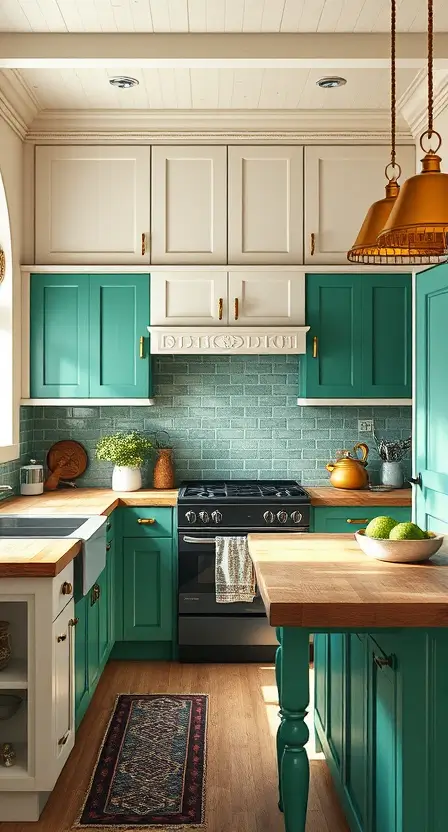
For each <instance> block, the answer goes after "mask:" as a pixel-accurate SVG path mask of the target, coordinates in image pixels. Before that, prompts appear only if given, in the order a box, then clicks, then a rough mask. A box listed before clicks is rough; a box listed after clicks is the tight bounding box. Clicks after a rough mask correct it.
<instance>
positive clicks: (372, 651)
mask: <svg viewBox="0 0 448 832" xmlns="http://www.w3.org/2000/svg"><path fill="white" fill-rule="evenodd" d="M388 660H389V659H388V655H387V654H386V653H384V652H383V651H382V650H381V649H380V650H378V648H377V646H376V644H375V642H374V641H372V639H369V664H370V667H371V672H372V679H371V709H372V714H371V719H372V723H371V726H372V728H371V749H370V757H371V766H372V778H373V782H374V784H375V789H374V792H373V794H372V815H373V828H374V829H375V830H378V832H380V830H383V829H390V830H396V829H397V828H399V827H398V826H397V819H398V807H397V801H398V800H399V799H400V798H401V794H400V793H399V792H400V789H399V782H398V765H399V761H398V748H397V743H398V737H397V732H398V730H399V721H400V714H399V704H398V690H397V687H398V671H397V669H396V662H397V659H396V658H395V657H394V656H393V654H392V659H391V664H390V666H389V665H388V664H387V661H388Z"/></svg>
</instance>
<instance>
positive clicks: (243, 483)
mask: <svg viewBox="0 0 448 832" xmlns="http://www.w3.org/2000/svg"><path fill="white" fill-rule="evenodd" d="M235 498H236V499H239V500H244V499H267V500H285V499H297V498H300V499H301V500H308V499H309V495H308V494H307V492H306V491H305V489H304V488H302V487H301V486H300V485H299V483H298V482H297V481H296V480H279V481H278V482H276V481H275V480H272V481H271V480H231V481H230V482H224V481H222V482H213V481H209V480H204V481H202V482H200V481H191V482H190V481H188V482H183V483H182V484H181V487H180V492H179V499H180V500H188V499H189V500H229V499H235Z"/></svg>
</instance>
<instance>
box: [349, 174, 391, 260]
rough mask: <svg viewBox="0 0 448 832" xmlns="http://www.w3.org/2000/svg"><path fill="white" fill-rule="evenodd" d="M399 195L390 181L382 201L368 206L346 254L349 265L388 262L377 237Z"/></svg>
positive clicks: (386, 253)
mask: <svg viewBox="0 0 448 832" xmlns="http://www.w3.org/2000/svg"><path fill="white" fill-rule="evenodd" d="M399 193H400V186H399V184H398V182H397V181H396V180H395V179H392V180H391V181H390V182H388V183H387V185H386V196H385V197H384V199H379V200H378V201H377V202H374V203H373V205H371V206H370V208H369V210H368V211H367V214H366V217H365V220H364V222H363V224H362V226H361V229H360V231H359V234H358V236H357V238H356V240H355V243H354V245H353V247H352V248H351V249H350V251H349V252H348V254H347V259H348V260H349V261H350V262H351V263H373V264H375V263H388V262H389V260H388V257H389V255H388V250H387V249H386V248H381V247H380V246H378V244H377V237H378V234H379V233H380V232H381V231H382V229H383V228H384V227H385V225H386V223H387V220H388V219H389V215H390V213H391V211H392V208H393V207H394V205H395V201H396V199H397V196H398V194H399Z"/></svg>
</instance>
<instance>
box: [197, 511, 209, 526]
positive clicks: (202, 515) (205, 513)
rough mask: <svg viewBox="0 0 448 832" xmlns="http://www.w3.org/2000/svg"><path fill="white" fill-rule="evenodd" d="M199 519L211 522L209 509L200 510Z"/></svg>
mask: <svg viewBox="0 0 448 832" xmlns="http://www.w3.org/2000/svg"><path fill="white" fill-rule="evenodd" d="M199 520H202V522H203V523H209V522H210V517H209V516H208V511H200V512H199Z"/></svg>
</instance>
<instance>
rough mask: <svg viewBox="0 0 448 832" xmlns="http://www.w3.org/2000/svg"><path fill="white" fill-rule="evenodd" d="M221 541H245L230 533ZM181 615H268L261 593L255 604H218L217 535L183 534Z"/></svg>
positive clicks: (206, 533)
mask: <svg viewBox="0 0 448 832" xmlns="http://www.w3.org/2000/svg"><path fill="white" fill-rule="evenodd" d="M219 536H220V537H233V536H235V537H240V536H241V537H242V536H244V535H241V533H239V532H238V531H236V530H229V529H227V530H226V533H225V534H220V535H219ZM179 613H180V614H181V615H220V616H222V615H239V616H241V615H265V609H264V604H263V601H262V599H261V596H260V594H259V593H258V590H257V596H256V598H255V599H254V601H253V602H252V603H251V604H248V603H241V604H238V603H235V604H218V603H217V602H216V593H215V534H214V533H213V531H198V532H196V531H180V532H179Z"/></svg>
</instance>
